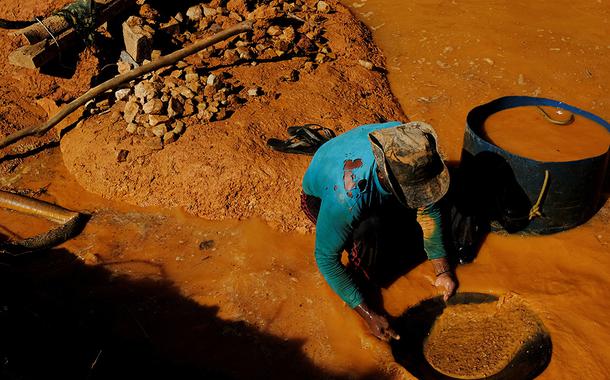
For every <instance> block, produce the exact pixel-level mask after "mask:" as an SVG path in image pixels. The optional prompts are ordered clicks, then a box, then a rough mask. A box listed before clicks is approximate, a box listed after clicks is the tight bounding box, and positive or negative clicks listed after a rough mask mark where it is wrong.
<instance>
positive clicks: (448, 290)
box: [434, 272, 456, 302]
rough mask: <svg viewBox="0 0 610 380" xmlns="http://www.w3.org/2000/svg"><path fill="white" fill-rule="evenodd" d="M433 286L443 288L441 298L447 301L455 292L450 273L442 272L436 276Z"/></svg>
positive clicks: (454, 284)
mask: <svg viewBox="0 0 610 380" xmlns="http://www.w3.org/2000/svg"><path fill="white" fill-rule="evenodd" d="M434 286H436V287H437V288H442V289H443V300H444V301H445V302H447V300H448V299H449V297H451V296H452V295H453V293H455V288H456V283H455V279H454V278H453V276H452V275H451V273H449V272H447V273H443V274H441V275H440V276H438V277H437V278H436V281H435V282H434Z"/></svg>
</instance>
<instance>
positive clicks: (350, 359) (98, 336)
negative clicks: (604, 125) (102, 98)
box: [0, 0, 610, 379]
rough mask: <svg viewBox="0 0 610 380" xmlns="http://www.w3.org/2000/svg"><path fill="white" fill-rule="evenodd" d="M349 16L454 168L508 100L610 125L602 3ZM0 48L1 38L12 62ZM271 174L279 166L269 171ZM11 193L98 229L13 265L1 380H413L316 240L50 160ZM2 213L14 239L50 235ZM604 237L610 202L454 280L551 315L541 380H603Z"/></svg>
mask: <svg viewBox="0 0 610 380" xmlns="http://www.w3.org/2000/svg"><path fill="white" fill-rule="evenodd" d="M42 3H44V5H45V7H44V10H48V9H53V8H54V7H55V6H56V5H58V4H59V2H53V4H51V2H38V1H19V2H17V1H15V0H3V1H2V5H0V11H2V13H0V17H5V18H11V17H10V16H11V13H10V12H9V9H17V10H15V14H16V16H24V17H25V16H31V15H32V14H36V13H37V12H38V9H39V8H38V7H40V4H42ZM346 3H347V5H350V6H352V10H353V11H354V13H355V14H356V15H358V16H359V17H361V18H362V19H363V20H364V21H365V22H366V23H367V24H368V25H369V26H370V27H371V28H372V29H373V33H374V37H375V38H376V40H377V42H378V44H379V45H380V47H381V48H382V51H383V52H384V54H385V55H386V60H387V63H388V64H387V68H388V70H389V77H390V81H391V85H392V88H393V90H394V93H395V94H396V95H397V97H398V99H399V100H400V102H401V103H402V105H403V108H404V109H405V111H406V113H407V114H408V115H409V117H410V118H411V119H413V120H418V119H423V120H425V121H428V122H430V123H431V124H432V125H433V126H435V127H436V129H437V131H438V132H439V135H440V138H441V142H442V145H443V148H444V150H445V151H446V152H447V153H448V154H449V157H448V158H449V159H450V160H457V159H458V158H459V153H460V149H461V141H462V134H463V128H464V120H465V116H466V113H467V111H468V110H469V109H470V108H472V107H474V106H476V105H478V104H481V103H483V102H487V101H488V100H490V99H492V98H495V97H498V96H503V95H509V94H527V95H541V96H546V97H551V98H557V99H560V100H563V101H566V102H568V103H570V104H574V105H576V106H578V107H580V108H583V109H586V110H589V111H592V112H594V113H597V114H599V115H600V116H602V117H604V118H606V119H608V118H610V114H609V113H608V104H610V99H609V97H610V92H609V91H608V88H607V86H608V83H610V71H609V70H607V65H608V63H607V62H608V59H609V58H610V57H609V56H610V45H608V40H607V33H606V32H605V31H607V30H608V24H609V22H610V21H609V19H610V7H609V6H608V4H607V2H606V1H602V0H600V1H586V2H574V1H566V0H560V1H553V2H551V1H541V2H526V1H516V2H485V3H484V4H482V3H481V2H479V1H468V2H463V1H453V2H446V1H428V0H426V1H423V0H418V1H413V2H408V4H407V3H405V2H400V1H390V0H379V1H368V2H366V1H362V2H359V1H356V2H352V1H349V2H346ZM16 4H19V7H15V5H16ZM34 6H36V7H37V10H33V9H34ZM40 10H41V11H42V9H40ZM6 41H8V39H7V38H6V36H5V33H4V32H3V33H2V45H0V46H1V47H2V54H1V55H0V57H1V59H2V60H4V59H5V57H6V54H7V50H8V48H9V47H10V46H8V45H10V44H7V42H6ZM87 62H88V61H87ZM87 62H86V63H87ZM2 63H5V61H3V62H2ZM87 64H89V63H87ZM0 70H1V74H2V75H1V76H0V80H1V81H2V85H3V86H6V85H7V84H8V83H13V81H18V86H17V87H18V88H19V91H20V92H19V94H21V96H24V95H23V94H24V93H29V92H33V93H35V92H37V91H38V95H37V96H47V95H48V94H50V96H52V97H54V98H55V99H57V97H56V95H58V96H59V97H60V98H61V97H62V96H64V94H68V93H69V92H70V91H73V89H72V88H69V87H62V85H65V86H69V85H70V81H63V80H60V81H56V82H53V83H55V84H53V85H51V84H50V83H51V80H50V79H49V77H46V76H44V75H40V74H35V73H31V72H29V71H24V70H18V69H15V68H12V67H10V66H9V65H6V64H3V65H2V67H1V69H0ZM15 78H16V79H15ZM45 81H46V82H45ZM58 83H59V84H58ZM35 84H36V85H35ZM38 84H40V85H38ZM47 85H48V86H47ZM79 85H80V90H82V87H83V86H82V83H81V84H79ZM76 87H77V88H78V86H76ZM51 88H55V89H56V91H57V93H54V92H52V91H51V92H49V89H51ZM21 91H23V93H21ZM32 96H34V95H32ZM304 104H306V102H305V103H304ZM337 112H340V110H337ZM280 116H281V113H280V114H275V115H274V117H276V118H278V119H281V117H280ZM304 121H308V120H304ZM344 127H348V126H347V125H345V126H344ZM278 130H279V129H278ZM276 159H277V160H284V157H283V156H282V157H280V156H279V155H270V156H269V158H268V160H269V161H270V162H271V161H273V160H276ZM286 159H287V158H286ZM295 160H296V159H295ZM278 165H280V164H278ZM1 184H2V186H6V187H11V188H21V189H23V188H29V189H33V190H36V189H41V188H45V187H47V186H48V188H47V190H46V192H43V194H42V195H41V197H42V198H43V199H45V200H48V201H52V202H56V203H58V204H60V205H62V206H64V207H67V208H72V209H77V210H81V211H84V212H88V213H91V214H92V219H91V220H90V222H89V224H88V225H87V226H86V228H85V230H84V231H83V233H82V234H80V235H79V236H78V237H76V238H75V239H73V240H71V241H69V242H67V243H65V244H63V245H62V246H61V247H59V248H58V249H56V250H52V251H50V252H46V253H42V254H36V255H32V256H31V257H29V258H12V257H3V258H2V265H0V281H2V283H1V285H2V286H1V287H0V289H1V291H0V297H1V298H0V300H1V301H2V305H0V306H1V307H0V311H1V313H0V316H1V317H2V324H0V329H2V334H3V335H2V336H3V337H7V338H6V339H4V338H3V339H2V342H0V356H2V360H1V361H0V363H3V364H2V366H1V367H0V370H2V372H0V374H2V375H6V374H9V375H10V374H11V373H13V374H14V373H17V374H19V375H20V376H19V378H42V377H53V376H54V375H55V374H61V376H62V377H63V378H86V377H90V378H111V377H113V376H114V377H116V374H117V373H119V372H118V371H120V373H121V374H122V375H124V376H123V377H127V376H132V377H133V378H144V377H148V378H155V377H161V376H164V377H165V378H172V377H174V378H192V377H193V376H192V375H193V374H198V375H202V374H208V375H210V374H211V375H210V376H208V378H226V377H229V378H240V379H241V378H255V379H270V378H271V379H287V378H290V379H293V378H300V379H318V378H350V379H353V378H357V379H361V378H369V379H386V378H387V379H409V378H411V377H410V376H409V375H408V374H407V373H406V372H405V371H404V370H403V369H402V368H401V367H400V366H398V365H397V364H395V363H394V361H393V358H392V355H391V352H390V349H389V348H388V346H387V345H386V344H384V343H381V342H379V341H377V340H376V339H374V338H372V337H371V336H370V335H369V334H368V333H367V332H366V330H365V329H364V326H363V325H362V323H361V322H360V320H359V319H358V317H357V316H356V315H355V313H353V312H352V311H350V310H349V309H348V308H347V307H346V306H345V305H344V304H343V303H342V302H341V301H340V300H339V299H338V298H337V297H336V296H335V295H334V294H333V293H332V291H331V290H330V289H329V287H328V286H326V284H325V282H324V280H323V278H322V277H321V276H320V274H319V273H318V271H317V269H316V266H315V263H314V259H313V255H312V250H313V235H306V234H296V233H280V232H277V231H275V230H273V229H271V228H270V227H268V226H267V225H266V224H264V223H262V222H261V221H259V220H257V219H251V220H247V221H241V222H237V221H230V220H229V221H216V222H209V221H205V220H201V219H196V218H193V217H191V216H188V215H186V214H185V213H183V212H182V211H179V210H175V209H172V210H161V209H142V208H137V207H134V206H129V205H126V204H124V203H120V202H118V201H115V200H112V199H104V198H102V197H100V196H98V195H93V194H90V193H88V192H87V191H85V190H83V188H81V187H80V186H79V185H78V184H77V183H76V181H75V180H74V179H73V177H71V176H70V175H69V174H68V172H67V170H66V169H65V167H64V166H63V164H62V159H61V156H60V152H59V151H58V150H57V149H51V150H48V151H45V152H42V153H39V154H37V155H35V156H33V157H32V158H26V159H25V162H24V163H23V164H22V165H20V166H18V167H16V168H13V170H12V171H10V172H7V174H4V175H3V176H2V177H1ZM278 191H281V190H278ZM110 198H111V197H110ZM283 199H289V197H287V198H283ZM295 199H296V198H295ZM290 207H294V208H297V207H298V205H297V204H296V202H295V204H294V205H292V206H290ZM0 216H1V217H2V219H1V221H2V222H1V224H2V226H3V227H4V228H5V229H9V230H10V231H11V232H12V233H13V234H17V235H19V236H31V235H33V234H35V233H37V232H40V231H43V230H45V229H46V228H48V227H50V225H49V224H48V223H47V222H45V221H40V220H38V219H34V218H29V217H23V216H20V215H16V214H15V213H12V212H2V214H1V215H0ZM609 223H610V210H609V208H608V205H606V206H605V207H603V208H602V209H601V211H600V212H599V213H598V214H597V215H596V216H595V217H594V218H593V219H592V220H590V221H589V222H588V223H586V224H584V225H582V226H580V227H578V228H576V229H573V230H570V231H566V232H563V233H560V234H555V235H550V236H540V237H525V236H504V235H498V234H492V235H490V236H489V237H488V238H487V239H486V240H485V242H484V244H483V247H482V248H481V251H480V253H479V256H478V257H477V259H476V261H475V263H474V264H471V265H467V266H463V267H460V268H458V270H457V275H458V277H459V280H460V289H461V290H462V291H478V292H491V293H496V294H503V293H506V292H508V291H512V292H515V293H517V294H519V295H520V297H522V298H523V299H525V300H527V302H528V305H529V307H530V308H531V309H532V310H533V311H535V312H536V313H537V315H538V316H539V317H540V318H541V320H542V321H543V323H544V324H545V326H546V327H547V328H548V330H549V332H550V334H551V337H552V340H553V356H552V360H551V362H550V364H549V367H548V368H547V369H546V371H545V372H544V373H543V374H542V375H541V376H540V377H539V378H540V379H607V378H610V370H609V369H608V363H609V362H610V346H609V345H608V342H609V341H610V322H609V318H608V313H609V312H608V310H610V297H608V293H609V292H610V276H608V274H607V268H610V231H609V228H608V225H609ZM3 234H4V232H3ZM7 234H10V233H8V232H7ZM210 240H213V241H214V243H213V247H211V245H212V243H209V242H208V241H210ZM202 242H207V243H205V244H204V247H209V248H208V249H204V250H202V249H200V248H199V245H200V244H201V243H202ZM432 282H433V276H432V274H431V268H429V267H428V265H426V264H422V265H420V266H418V267H416V268H415V269H414V270H412V271H411V272H409V273H408V274H406V275H405V276H404V277H402V278H401V279H399V280H398V281H396V282H395V283H394V284H393V285H392V286H391V287H390V288H389V289H387V290H385V291H384V294H383V295H384V306H385V308H386V309H387V311H388V312H389V313H390V314H391V315H394V316H398V315H400V314H402V313H403V312H404V310H405V309H406V308H408V307H409V306H411V305H414V304H416V303H417V302H418V301H420V300H421V299H424V298H428V297H430V296H433V295H436V294H437V291H436V289H434V287H433V286H432ZM7 310H10V313H11V314H7ZM7 315H8V316H7ZM10 316H12V317H10ZM5 317H6V318H5ZM9 317H10V318H9ZM7 363H8V364H7ZM33 363H34V364H35V365H33ZM7 366H8V369H7ZM181 375H182V376H181ZM189 375H191V376H189ZM58 376H59V375H58ZM7 377H8V376H7ZM9 378H10V377H9ZM199 378H205V377H204V376H199Z"/></svg>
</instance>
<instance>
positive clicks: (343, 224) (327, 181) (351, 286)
mask: <svg viewBox="0 0 610 380" xmlns="http://www.w3.org/2000/svg"><path fill="white" fill-rule="evenodd" d="M400 124H401V123H399V122H388V123H383V124H369V125H363V126H360V127H358V128H355V129H352V130H351V131H348V132H346V133H343V134H341V135H339V136H337V137H335V138H334V139H332V140H330V141H328V142H327V143H325V144H324V145H322V147H320V149H319V150H318V151H317V152H316V154H315V155H314V157H313V159H312V161H311V164H310V165H309V168H308V169H307V172H306V173H305V177H304V178H303V191H304V192H305V194H308V195H312V196H315V197H318V198H320V199H321V201H322V203H321V205H320V212H319V214H318V221H317V224H316V242H315V258H316V263H317V265H318V269H319V270H320V272H321V273H322V275H323V276H324V278H325V279H326V281H327V282H328V284H329V285H330V287H331V288H332V289H333V291H334V292H335V293H337V294H338V295H339V296H340V297H341V299H343V301H345V302H346V303H347V304H348V305H349V306H350V307H352V308H354V307H356V306H358V305H359V304H361V303H362V301H363V299H362V294H361V292H360V291H359V290H358V288H357V286H356V284H355V283H354V281H353V280H352V279H351V277H350V276H349V274H348V272H347V270H346V268H345V267H344V266H343V265H342V264H341V253H342V251H343V249H344V247H345V244H346V242H347V241H348V239H349V238H350V236H351V234H352V232H353V230H354V228H355V226H356V224H357V223H358V221H360V218H361V216H362V215H363V212H364V211H366V210H370V209H375V208H378V207H381V206H382V205H383V204H384V203H385V202H388V201H391V200H392V197H393V195H392V194H391V193H389V192H387V191H386V190H385V189H384V188H383V187H382V186H381V183H380V182H379V178H377V174H376V169H377V163H376V162H375V158H374V156H373V151H372V148H371V144H370V142H369V138H368V135H369V133H371V132H373V131H375V130H378V129H382V128H389V127H395V126H398V125H400ZM440 219H441V215H440V211H439V208H438V207H437V206H436V205H430V206H428V207H425V208H422V209H419V210H418V211H417V220H418V222H419V224H420V225H421V227H422V231H423V236H424V249H425V251H426V254H427V256H428V258H429V259H436V258H441V257H445V256H446V253H445V249H444V246H443V243H442V234H441V228H440Z"/></svg>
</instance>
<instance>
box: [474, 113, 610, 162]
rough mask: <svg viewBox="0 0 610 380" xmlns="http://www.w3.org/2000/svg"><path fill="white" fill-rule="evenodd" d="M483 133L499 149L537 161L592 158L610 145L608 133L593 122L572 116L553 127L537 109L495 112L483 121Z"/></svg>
mask: <svg viewBox="0 0 610 380" xmlns="http://www.w3.org/2000/svg"><path fill="white" fill-rule="evenodd" d="M549 112H551V111H549ZM559 116H562V115H559ZM484 133H485V134H486V136H487V139H488V140H489V141H490V142H492V143H494V144H495V145H497V146H499V147H500V148H502V149H504V150H506V151H509V152H511V153H514V154H517V155H520V156H523V157H528V158H532V159H535V160H538V161H574V160H581V159H584V158H589V157H596V156H599V155H601V154H604V153H606V152H607V151H608V147H609V146H610V132H608V130H606V128H604V127H602V126H601V125H599V124H597V123H596V122H594V121H592V120H590V119H587V118H585V117H582V116H578V115H576V116H574V121H573V122H572V123H570V124H568V125H557V124H553V123H551V122H549V121H547V120H546V119H545V118H544V116H543V115H542V114H541V112H540V111H539V109H538V108H537V107H516V108H512V109H508V110H504V111H500V112H497V113H495V114H493V115H491V116H490V117H488V118H487V120H485V125H484Z"/></svg>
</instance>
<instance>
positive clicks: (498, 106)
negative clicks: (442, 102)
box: [460, 96, 610, 234]
mask: <svg viewBox="0 0 610 380" xmlns="http://www.w3.org/2000/svg"><path fill="white" fill-rule="evenodd" d="M520 106H551V107H557V108H561V109H564V110H566V111H569V112H572V113H574V114H576V115H580V116H582V117H586V118H588V119H590V120H592V121H594V122H596V123H598V124H599V125H601V126H603V127H605V128H606V129H607V130H608V131H610V124H609V123H608V122H606V121H605V120H603V119H602V118H600V117H599V116H596V115H594V114H592V113H589V112H586V111H583V110H581V109H579V108H576V107H574V106H571V105H568V104H565V103H562V102H559V101H556V100H551V99H544V98H535V97H528V96H507V97H503V98H499V99H496V100H494V101H492V102H489V103H487V104H484V105H481V106H478V107H476V108H474V109H473V110H472V111H470V113H469V114H468V117H467V120H466V131H465V134H464V146H463V150H462V158H461V163H460V168H461V169H462V171H463V173H464V175H465V180H466V181H465V182H466V186H467V188H466V189H465V190H464V192H465V193H468V194H469V196H470V202H471V206H472V207H473V208H476V209H478V211H480V212H484V213H487V214H488V215H490V219H492V220H496V221H498V222H500V224H501V225H502V227H504V228H505V229H506V230H507V231H509V232H517V231H521V232H525V233H534V234H549V233H554V232H559V231H563V230H566V229H569V228H572V227H575V226H578V225H580V224H582V223H584V222H586V221H587V220H589V219H590V218H591V217H592V216H593V215H594V214H595V213H596V211H597V210H598V209H599V206H600V197H601V193H602V187H603V185H604V178H605V176H606V174H607V170H608V160H609V157H610V153H609V152H610V149H609V150H607V151H606V152H605V153H604V154H600V155H598V156H595V157H589V158H586V159H582V160H577V161H567V162H543V161H537V160H533V159H530V158H526V157H522V156H519V155H516V154H514V153H511V152H508V151H506V150H504V149H502V148H500V147H498V146H496V145H494V144H493V143H491V142H490V141H488V140H486V139H485V133H484V132H483V124H484V122H485V120H486V119H487V118H488V117H489V116H490V115H492V114H494V113H496V112H499V111H502V110H505V109H509V108H514V107H520ZM566 128H569V126H566ZM547 173H548V174H547ZM547 175H548V181H547V185H546V186H544V185H543V184H544V182H545V176H547ZM539 197H542V198H541V201H540V202H539V207H538V209H539V211H540V214H539V215H538V216H536V217H533V218H530V212H531V211H532V207H533V206H534V205H535V204H536V203H537V201H538V198H539Z"/></svg>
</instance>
